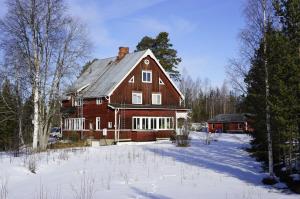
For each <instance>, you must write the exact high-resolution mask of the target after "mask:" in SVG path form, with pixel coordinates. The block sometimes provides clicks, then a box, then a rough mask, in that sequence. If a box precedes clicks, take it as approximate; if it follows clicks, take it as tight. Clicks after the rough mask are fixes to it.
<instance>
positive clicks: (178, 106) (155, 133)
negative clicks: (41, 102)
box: [62, 47, 188, 142]
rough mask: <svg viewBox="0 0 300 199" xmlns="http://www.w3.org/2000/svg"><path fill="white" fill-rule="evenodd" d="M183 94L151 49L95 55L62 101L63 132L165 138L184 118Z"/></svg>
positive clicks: (117, 138) (116, 137) (114, 137)
mask: <svg viewBox="0 0 300 199" xmlns="http://www.w3.org/2000/svg"><path fill="white" fill-rule="evenodd" d="M187 111H188V110H187V109H186V108H184V96H183V95H182V93H181V92H180V91H179V90H178V88H177V87H176V85H175V84H174V83H173V82H172V80H171V79H170V77H169V75H168V74H167V73H166V71H165V70H164V68H163V67H162V66H161V65H160V63H159V61H158V60H157V59H156V57H155V56H154V54H153V53H152V52H151V50H149V49H148V50H145V51H139V52H133V53H129V49H128V48H126V47H120V48H119V53H118V56H116V57H111V58H107V59H101V60H94V61H93V62H92V63H91V64H90V65H89V66H88V67H87V68H86V69H85V71H84V72H83V74H82V75H81V76H80V77H79V78H78V79H77V80H76V81H75V83H74V84H73V85H72V87H71V88H70V89H69V90H68V92H67V93H66V97H65V99H63V101H62V113H63V118H62V121H63V124H62V129H63V135H64V136H71V134H72V135H74V134H77V135H80V136H81V138H94V139H101V138H107V139H112V140H114V141H116V142H118V141H127V140H128V141H149V140H157V139H169V138H170V137H171V136H172V135H174V134H175V133H176V131H179V130H180V128H181V126H182V124H183V122H182V121H181V120H184V119H186V118H187Z"/></svg>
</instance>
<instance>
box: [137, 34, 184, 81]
mask: <svg viewBox="0 0 300 199" xmlns="http://www.w3.org/2000/svg"><path fill="white" fill-rule="evenodd" d="M172 47H173V44H171V43H170V39H169V33H167V32H161V33H159V34H158V35H157V36H156V38H154V39H153V38H151V37H148V36H145V37H143V38H142V40H141V41H140V42H139V43H138V45H137V46H136V51H141V50H146V49H151V50H152V52H153V53H154V55H155V56H156V58H157V59H158V60H159V62H160V64H161V65H162V66H163V67H164V69H165V70H166V71H167V72H168V73H169V74H170V77H171V78H172V79H174V80H176V81H179V77H180V73H179V71H178V69H177V66H178V64H179V63H180V62H181V58H179V57H178V56H177V51H176V50H175V49H173V48H172Z"/></svg>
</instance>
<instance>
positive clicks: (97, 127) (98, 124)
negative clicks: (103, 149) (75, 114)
mask: <svg viewBox="0 0 300 199" xmlns="http://www.w3.org/2000/svg"><path fill="white" fill-rule="evenodd" d="M96 130H100V117H96Z"/></svg>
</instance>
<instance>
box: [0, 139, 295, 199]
mask: <svg viewBox="0 0 300 199" xmlns="http://www.w3.org/2000/svg"><path fill="white" fill-rule="evenodd" d="M191 138H192V141H191V147H187V148H179V147H176V146H174V144H172V143H170V142H157V143H143V144H132V143H131V144H121V145H117V146H102V147H90V148H77V149H64V150H56V151H53V150H52V151H48V152H45V153H40V154H37V155H33V156H29V157H26V156H22V157H17V158H13V157H11V156H8V155H6V154H1V155H0V198H1V192H3V191H4V190H5V189H6V190H7V195H8V197H7V198H9V199H19V198H20V199H21V198H22V199H23V198H24V199H31V198H32V199H34V198H37V199H45V198H47V199H68V198H70V199H73V198H81V199H89V198H95V199H98V198H118V199H119V198H150V199H169V198H180V199H182V198H183V199H191V198H197V199H198V198H204V199H210V198H211V199H223V198H224V199H231V198H232V199H269V198H276V199H285V198H287V199H289V198H299V195H296V194H291V193H289V192H288V191H286V190H281V189H275V188H272V187H270V186H264V185H263V184H262V183H261V179H262V177H264V176H265V174H264V173H262V171H261V168H260V165H259V163H257V162H255V160H254V159H253V158H251V157H249V154H248V153H247V152H246V151H245V150H244V149H243V148H245V147H247V145H248V143H249V139H250V138H249V137H248V136H247V135H229V134H222V135H215V137H214V139H216V140H217V141H213V142H212V143H211V144H210V145H206V144H205V141H204V140H205V133H192V134H191ZM34 162H35V163H36V174H34V173H32V172H30V171H29V169H28V165H29V164H30V163H31V165H33V166H34ZM279 186H280V185H279ZM1 187H2V188H1Z"/></svg>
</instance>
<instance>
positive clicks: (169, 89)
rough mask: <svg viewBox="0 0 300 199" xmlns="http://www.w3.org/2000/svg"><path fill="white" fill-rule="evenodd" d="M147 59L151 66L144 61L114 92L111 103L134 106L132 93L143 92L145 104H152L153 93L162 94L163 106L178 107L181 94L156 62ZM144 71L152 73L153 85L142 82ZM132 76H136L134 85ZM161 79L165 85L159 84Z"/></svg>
mask: <svg viewBox="0 0 300 199" xmlns="http://www.w3.org/2000/svg"><path fill="white" fill-rule="evenodd" d="M145 59H148V60H149V61H150V64H149V65H146V64H145V63H144V59H143V60H142V61H141V62H140V63H139V64H138V65H137V66H136V67H135V69H134V70H133V71H132V72H131V73H130V74H129V75H128V77H127V78H125V80H124V81H123V82H122V83H121V84H120V85H119V86H118V88H117V89H116V90H115V91H114V92H113V94H112V95H111V99H110V102H111V103H118V104H119V103H126V104H132V99H131V98H132V91H141V92H143V104H151V100H152V93H153V92H160V93H161V96H162V105H171V106H177V107H178V106H179V98H180V94H179V93H178V92H177V91H176V89H175V88H174V86H173V85H172V84H171V82H170V81H169V80H168V78H167V77H166V76H165V75H164V74H163V71H162V70H161V69H160V68H159V66H158V65H157V64H156V62H155V61H154V60H153V59H152V58H150V57H149V56H148V57H147V58H145ZM142 70H151V71H152V83H143V82H142ZM132 76H134V83H129V80H130V79H131V78H132ZM159 78H161V80H162V81H163V82H164V85H160V84H159Z"/></svg>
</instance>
